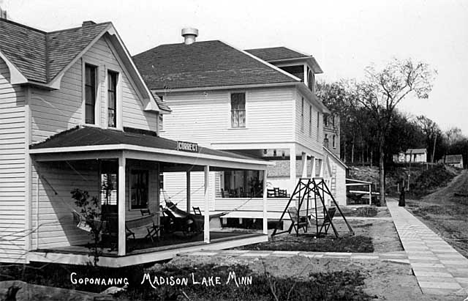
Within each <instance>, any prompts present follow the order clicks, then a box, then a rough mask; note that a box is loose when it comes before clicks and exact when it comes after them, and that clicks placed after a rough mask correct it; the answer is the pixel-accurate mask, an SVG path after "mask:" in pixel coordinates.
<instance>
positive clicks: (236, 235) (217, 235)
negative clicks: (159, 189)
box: [34, 231, 263, 257]
mask: <svg viewBox="0 0 468 301" xmlns="http://www.w3.org/2000/svg"><path fill="white" fill-rule="evenodd" d="M259 235H263V234H261V232H260V231H259V232H252V231H250V232H247V231H210V244H211V243H216V242H223V241H234V240H236V239H241V238H242V239H243V238H250V237H256V236H259ZM201 245H207V244H206V243H205V242H204V236H203V232H202V233H199V234H197V235H194V236H190V237H188V236H184V235H183V234H182V233H173V234H171V235H168V236H164V237H160V238H159V239H158V240H154V242H152V241H151V240H149V239H143V238H137V239H128V240H127V252H126V256H130V255H138V254H145V253H153V252H160V251H168V250H173V249H181V248H186V247H194V246H201ZM91 246H92V245H91V244H86V245H79V246H67V247H56V248H53V249H44V248H42V249H37V250H35V251H34V252H43V253H60V254H76V255H88V254H90V247H91ZM98 247H99V248H100V251H102V254H101V255H100V256H105V257H119V256H118V255H117V250H115V249H114V250H112V244H110V243H104V244H99V245H98Z"/></svg>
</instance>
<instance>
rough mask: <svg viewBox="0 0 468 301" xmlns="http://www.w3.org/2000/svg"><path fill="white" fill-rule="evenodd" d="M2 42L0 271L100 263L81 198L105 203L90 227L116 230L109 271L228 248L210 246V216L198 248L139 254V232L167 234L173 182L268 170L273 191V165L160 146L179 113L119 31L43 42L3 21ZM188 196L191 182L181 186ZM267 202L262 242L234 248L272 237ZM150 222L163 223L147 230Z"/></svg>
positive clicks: (42, 36)
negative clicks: (94, 259)
mask: <svg viewBox="0 0 468 301" xmlns="http://www.w3.org/2000/svg"><path fill="white" fill-rule="evenodd" d="M0 40H1V43H0V107H1V110H0V125H1V128H0V233H1V239H0V250H1V252H0V262H21V263H24V262H26V263H27V262H33V261H34V262H55V263H67V264H86V263H87V262H89V261H90V259H89V256H88V249H87V248H86V247H84V246H85V245H86V244H87V243H88V242H89V239H90V235H89V232H86V231H84V230H86V227H83V224H82V223H81V221H84V217H83V216H80V214H79V213H80V208H78V207H77V206H76V205H75V202H74V200H73V199H72V197H71V193H70V192H71V191H72V190H73V189H81V190H85V191H88V192H89V194H90V195H91V196H95V197H97V200H98V204H97V205H98V209H99V211H100V212H101V215H100V217H99V219H96V220H92V221H88V223H93V224H94V223H98V224H99V225H101V226H102V230H103V231H104V230H106V232H105V233H102V234H103V235H104V234H105V235H106V237H107V238H106V239H107V241H106V243H108V244H109V245H108V247H107V248H104V249H103V254H102V255H101V257H100V259H99V264H100V265H102V266H111V267H118V266H126V265H133V264H139V263H145V262H152V261H156V260H161V259H168V258H172V257H173V256H175V254H176V252H175V251H174V248H176V249H177V250H179V251H180V250H196V249H198V250H200V249H201V248H223V247H226V246H227V245H226V243H227V242H219V243H217V242H215V241H214V240H211V238H210V228H209V222H208V217H209V208H208V207H205V211H204V215H205V218H204V221H205V222H204V223H203V229H204V240H203V241H201V242H200V243H199V244H194V243H193V242H192V243H191V244H190V246H189V247H188V249H187V246H183V245H177V247H174V246H166V247H165V248H164V249H163V250H160V249H158V248H157V247H155V246H151V247H148V245H144V246H143V247H141V248H140V249H139V250H136V251H134V250H133V248H134V247H137V246H138V245H136V244H135V243H133V242H132V241H130V237H131V236H129V229H130V228H131V227H132V226H131V225H135V224H136V225H139V227H143V226H145V225H147V226H150V227H152V228H151V229H152V230H153V232H152V234H151V235H157V234H158V232H157V231H156V230H158V229H159V230H160V229H161V224H162V223H163V220H164V219H163V217H160V205H163V203H161V202H160V200H161V197H160V179H161V174H162V172H170V171H174V172H176V171H181V170H184V171H186V170H189V171H188V172H187V175H188V177H190V171H191V170H194V171H200V170H202V171H204V173H205V179H206V178H207V177H208V174H209V171H210V169H216V170H220V171H224V170H233V169H236V170H245V171H246V172H262V173H263V174H264V175H265V177H264V178H262V181H263V182H266V181H267V178H266V172H265V170H266V168H267V166H268V163H267V162H266V161H262V160H258V159H253V158H250V157H246V156H242V155H239V154H234V153H229V152H222V151H218V150H213V149H209V148H206V147H202V146H200V147H199V146H198V144H196V143H193V142H190V141H193V140H192V139H191V138H193V137H185V138H187V140H186V141H185V142H184V141H174V140H169V139H165V138H162V137H160V136H159V120H160V118H161V116H162V115H163V114H165V115H167V114H169V113H170V109H169V107H167V106H166V105H165V104H164V103H162V102H160V101H159V100H158V99H157V98H156V99H155V98H154V97H153V95H152V93H151V92H150V90H149V89H148V88H147V86H146V85H145V83H144V81H143V79H142V77H141V76H140V74H139V72H138V70H137V68H136V67H135V65H134V63H133V61H132V59H131V57H130V55H129V53H128V52H127V49H126V47H125V45H124V44H123V42H122V40H121V39H120V37H119V35H118V33H117V31H116V29H115V28H114V26H113V25H112V24H111V23H100V24H96V23H94V22H91V21H88V22H84V23H83V24H82V26H80V27H76V28H71V29H65V30H60V31H54V32H44V31H41V30H37V29H34V28H31V27H28V26H25V25H22V24H18V23H15V22H12V21H8V20H5V19H1V18H0ZM202 183H203V185H204V191H208V189H209V183H208V181H202ZM187 187H188V189H190V179H189V180H187V181H186V182H184V183H179V188H180V189H182V191H186V190H187ZM204 197H205V200H206V202H210V195H208V194H206V193H205V194H204ZM261 199H262V200H263V207H262V208H264V210H265V211H264V212H265V215H264V216H263V221H264V224H263V225H264V227H263V233H258V234H255V236H254V237H252V236H249V237H248V239H245V238H242V237H240V238H239V237H237V238H236V239H234V240H231V241H230V242H229V243H228V245H229V247H232V246H233V244H234V245H236V244H238V243H240V242H242V243H243V244H246V243H247V242H249V243H252V242H254V241H265V240H267V239H268V238H267V235H266V212H267V211H266V196H265V197H264V198H261ZM142 210H143V211H142ZM143 212H147V213H148V212H151V213H152V215H150V216H149V217H147V218H146V219H143V220H142V214H143ZM73 213H75V214H73ZM73 216H75V217H77V216H78V217H77V218H76V219H73ZM165 220H166V221H167V218H166V219H165ZM135 221H136V222H135ZM142 222H146V224H142ZM128 223H129V224H128ZM103 225H106V226H103ZM83 229H84V230H83ZM132 229H133V228H132ZM132 229H130V230H132ZM133 230H135V229H133ZM142 230H143V236H144V235H147V234H150V233H149V232H147V231H146V230H147V228H144V227H143V229H142ZM182 230H183V229H182ZM140 238H142V237H140ZM127 240H128V241H127ZM234 242H235V243H234ZM207 243H209V244H207ZM242 243H241V244H242ZM130 244H133V245H130ZM223 244H224V245H223ZM110 246H112V248H110ZM127 246H131V247H132V248H129V247H127ZM171 248H172V249H171Z"/></svg>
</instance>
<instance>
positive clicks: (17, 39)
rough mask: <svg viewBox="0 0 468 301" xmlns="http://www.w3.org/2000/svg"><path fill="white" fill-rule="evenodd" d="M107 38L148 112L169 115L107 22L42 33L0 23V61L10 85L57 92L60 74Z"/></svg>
mask: <svg viewBox="0 0 468 301" xmlns="http://www.w3.org/2000/svg"><path fill="white" fill-rule="evenodd" d="M105 34H108V35H107V37H108V38H109V41H111V43H112V45H113V46H114V47H115V50H116V52H117V55H118V56H119V57H120V58H121V59H122V61H123V64H124V65H125V67H126V70H127V71H128V72H129V73H130V76H131V77H132V79H135V81H134V83H135V84H136V86H137V88H138V91H139V92H140V93H141V95H142V97H143V99H144V100H145V101H146V102H147V103H146V104H145V110H147V111H159V110H160V109H161V110H163V111H170V109H169V108H168V107H167V106H162V107H159V106H158V105H157V103H156V102H155V101H154V98H153V96H152V94H151V92H150V91H149V89H148V88H147V87H146V85H145V83H144V81H143V79H142V78H141V76H140V74H139V73H138V70H137V68H136V66H135V65H134V64H133V61H132V59H131V57H130V54H129V53H128V51H127V49H126V47H125V45H124V44H123V42H122V41H121V39H120V37H119V36H118V34H117V32H116V30H115V28H114V26H113V25H112V23H110V22H105V23H101V24H96V23H94V22H92V21H86V22H83V25H82V26H81V27H76V28H71V29H65V30H60V31H54V32H49V33H47V32H44V31H41V30H37V29H34V28H31V27H28V26H25V25H22V24H19V23H15V22H12V21H9V20H5V19H0V41H1V43H0V59H3V60H4V61H5V63H6V64H7V66H8V68H9V69H10V75H11V76H10V82H11V83H12V84H33V85H39V86H42V87H45V88H50V89H59V88H60V82H61V78H62V76H63V74H64V73H65V72H66V71H67V70H68V69H69V68H70V67H71V66H72V65H73V64H74V63H75V62H76V61H77V60H78V59H79V58H80V57H81V56H82V55H83V54H84V53H86V51H87V50H88V49H89V48H90V47H92V46H93V45H94V43H96V41H98V40H99V39H100V38H101V37H103V36H104V35H105Z"/></svg>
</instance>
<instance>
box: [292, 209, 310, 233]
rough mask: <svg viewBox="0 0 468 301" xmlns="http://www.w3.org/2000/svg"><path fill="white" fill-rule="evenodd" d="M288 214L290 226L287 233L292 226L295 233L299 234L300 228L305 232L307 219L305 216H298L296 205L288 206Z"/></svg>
mask: <svg viewBox="0 0 468 301" xmlns="http://www.w3.org/2000/svg"><path fill="white" fill-rule="evenodd" d="M288 214H289V217H290V218H291V226H290V227H289V233H291V230H292V229H293V228H294V230H295V231H296V234H297V235H299V230H300V229H303V230H304V232H307V226H308V225H309V222H308V221H307V217H305V216H299V212H298V211H297V208H296V207H289V208H288Z"/></svg>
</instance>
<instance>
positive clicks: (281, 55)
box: [246, 46, 323, 74]
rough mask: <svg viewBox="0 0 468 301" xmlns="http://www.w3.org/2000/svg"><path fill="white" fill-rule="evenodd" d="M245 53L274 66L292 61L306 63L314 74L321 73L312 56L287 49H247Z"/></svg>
mask: <svg viewBox="0 0 468 301" xmlns="http://www.w3.org/2000/svg"><path fill="white" fill-rule="evenodd" d="M246 52H248V53H250V54H252V55H255V56H256V57H258V58H260V59H262V60H264V61H266V62H269V63H272V64H275V63H287V62H293V61H306V62H308V63H309V65H310V67H311V68H312V70H314V73H316V74H318V73H323V71H322V68H320V66H319V64H318V63H317V61H316V60H315V58H314V57H313V56H312V55H308V54H304V53H301V52H298V51H295V50H292V49H289V48H287V47H283V46H281V47H270V48H257V49H248V50H246Z"/></svg>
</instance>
